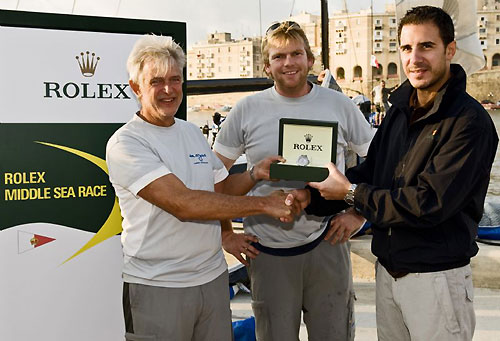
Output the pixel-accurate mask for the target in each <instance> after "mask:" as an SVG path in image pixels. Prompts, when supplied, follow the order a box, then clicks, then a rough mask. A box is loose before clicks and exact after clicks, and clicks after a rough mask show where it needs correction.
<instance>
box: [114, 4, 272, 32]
mask: <svg viewBox="0 0 500 341" xmlns="http://www.w3.org/2000/svg"><path fill="white" fill-rule="evenodd" d="M120 1H121V0H120ZM260 1H261V0H259V37H261V38H262V5H261V3H260Z"/></svg>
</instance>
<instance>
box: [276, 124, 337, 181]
mask: <svg viewBox="0 0 500 341" xmlns="http://www.w3.org/2000/svg"><path fill="white" fill-rule="evenodd" d="M337 131H338V123H337V122H329V121H313V120H299V119H292V118H282V119H280V130H279V147H278V148H279V150H278V153H279V155H281V156H283V158H285V159H286V162H284V163H273V164H271V174H270V175H271V178H272V179H283V180H299V181H306V182H309V181H323V180H325V179H326V178H327V177H328V168H326V167H325V165H326V164H327V163H328V162H333V163H335V161H336V156H337Z"/></svg>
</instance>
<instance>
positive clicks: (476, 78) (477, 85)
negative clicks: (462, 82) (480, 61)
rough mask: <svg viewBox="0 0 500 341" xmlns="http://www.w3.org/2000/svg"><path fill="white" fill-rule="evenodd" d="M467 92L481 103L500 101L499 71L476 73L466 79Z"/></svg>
mask: <svg viewBox="0 0 500 341" xmlns="http://www.w3.org/2000/svg"><path fill="white" fill-rule="evenodd" d="M467 92H468V93H469V94H470V95H471V96H472V97H474V98H475V99H477V100H478V101H482V100H484V99H489V100H491V101H493V102H496V101H500V69H499V70H488V71H478V72H476V73H475V74H473V75H471V76H469V77H468V79H467Z"/></svg>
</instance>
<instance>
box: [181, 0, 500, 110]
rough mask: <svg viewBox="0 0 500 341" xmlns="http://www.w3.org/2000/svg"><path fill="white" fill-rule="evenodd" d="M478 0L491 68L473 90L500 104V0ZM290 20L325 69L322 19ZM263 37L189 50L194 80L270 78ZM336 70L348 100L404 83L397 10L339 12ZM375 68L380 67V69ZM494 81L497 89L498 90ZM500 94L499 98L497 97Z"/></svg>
mask: <svg viewBox="0 0 500 341" xmlns="http://www.w3.org/2000/svg"><path fill="white" fill-rule="evenodd" d="M476 1H477V19H478V21H477V29H478V34H479V39H480V42H481V46H482V48H483V53H484V55H485V59H486V65H485V67H484V69H483V70H481V71H479V72H477V73H476V74H474V75H473V76H472V77H470V79H469V85H468V91H469V92H470V93H471V94H473V95H474V96H475V97H476V98H478V99H486V98H489V99H495V100H497V99H500V87H498V86H496V84H497V83H498V76H500V0H476ZM287 20H292V21H295V22H297V23H298V24H299V25H300V26H301V27H302V28H303V29H304V31H305V33H306V35H307V38H308V40H309V42H310V44H311V49H312V51H313V54H314V56H315V58H316V62H315V65H314V67H313V70H312V73H313V74H318V73H319V72H320V71H321V70H322V68H323V67H322V65H321V16H319V15H314V14H310V13H305V12H303V13H300V14H298V15H295V16H292V17H290V18H288V19H287ZM260 44H261V39H260V38H245V39H242V40H233V39H231V34H230V33H213V34H210V35H209V36H208V39H207V41H205V42H200V43H197V44H195V45H194V46H193V47H192V48H191V49H190V50H188V79H214V78H215V79H217V78H220V79H222V78H252V77H265V73H264V72H263V66H262V55H261V52H260ZM329 47H330V51H329V63H330V70H331V72H332V74H333V76H334V77H335V79H336V80H337V82H338V83H339V85H340V86H341V87H342V89H343V90H344V92H346V93H347V94H348V95H353V96H354V95H356V94H358V93H363V94H365V95H369V94H370V92H371V90H372V89H373V87H374V86H375V85H377V84H378V82H379V81H380V80H382V79H383V80H385V81H386V83H387V86H388V87H392V86H394V85H396V84H398V83H399V82H400V76H401V72H402V70H400V62H399V53H398V51H399V49H398V39H397V20H396V13H395V5H394V4H387V5H386V8H385V12H384V13H373V12H372V11H371V10H370V9H368V10H361V11H360V12H356V13H349V12H347V11H345V10H344V11H339V12H334V13H331V15H330V19H329ZM373 65H378V67H375V66H373ZM492 82H494V84H495V85H494V86H492ZM497 92H498V93H497Z"/></svg>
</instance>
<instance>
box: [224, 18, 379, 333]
mask: <svg viewBox="0 0 500 341" xmlns="http://www.w3.org/2000/svg"><path fill="white" fill-rule="evenodd" d="M262 54H263V62H264V70H265V72H266V73H267V74H268V75H269V77H270V78H272V79H273V80H274V86H273V87H271V88H269V89H267V90H264V91H261V92H259V93H257V94H254V95H252V96H248V97H246V98H244V99H242V100H240V101H239V102H238V103H237V104H236V105H235V106H234V107H233V108H232V110H231V112H230V113H229V115H228V116H227V119H226V121H225V122H224V125H223V127H222V129H221V131H220V133H219V134H218V135H217V139H216V141H215V144H214V150H215V151H216V152H217V155H218V156H219V157H220V158H221V160H222V161H223V162H224V164H225V165H226V168H228V169H229V168H230V167H231V166H232V165H233V163H234V162H235V160H236V159H238V157H239V156H240V155H241V154H243V153H245V154H246V158H247V161H248V165H249V167H250V169H252V168H253V165H255V164H257V163H258V162H260V161H261V160H262V159H263V158H265V157H266V156H268V155H273V154H276V152H277V151H278V134H279V120H280V118H284V117H287V118H300V119H308V120H323V121H337V122H338V124H339V129H338V139H337V149H336V157H337V165H339V167H340V168H343V166H344V150H345V149H347V148H351V149H353V150H354V151H356V152H357V153H358V154H360V155H361V156H364V155H365V154H366V152H367V150H368V146H369V144H370V141H371V138H372V135H373V132H372V129H371V128H370V125H369V124H368V123H367V122H366V121H365V119H364V118H363V115H362V114H361V113H360V112H359V110H358V109H357V108H356V106H355V105H354V103H353V102H352V101H351V100H350V99H349V98H347V96H345V95H343V94H342V93H340V92H337V91H332V90H330V89H328V88H324V87H320V86H318V85H316V84H312V83H310V82H308V81H307V75H308V73H309V70H310V69H311V67H312V65H313V63H314V55H313V53H312V52H311V48H310V46H309V42H308V40H307V37H306V35H305V33H304V31H303V30H302V29H301V28H300V26H299V25H298V24H297V23H295V22H292V21H285V22H281V23H275V24H273V25H271V26H270V27H269V29H268V30H267V32H266V36H265V37H264V39H263V42H262ZM313 138H315V137H313ZM302 186H304V182H301V181H285V180H281V181H276V182H271V181H260V182H258V183H257V185H256V186H255V187H254V189H252V191H251V192H250V195H252V196H262V195H267V194H269V193H271V192H272V191H274V190H277V189H283V190H290V189H294V188H301V187H302ZM243 226H244V228H245V231H246V232H247V233H249V234H253V235H255V236H257V238H258V240H259V241H258V243H255V247H256V248H257V249H258V250H259V251H260V254H259V256H257V257H256V258H255V259H250V267H249V274H250V279H251V291H252V309H253V312H254V314H255V320H256V334H257V340H261V341H262V340H264V341H270V340H275V341H278V340H279V341H281V340H287V341H288V340H298V333H299V328H300V324H301V313H302V312H303V313H304V322H305V324H306V327H307V332H308V335H309V339H310V340H352V339H353V337H354V311H353V305H354V292H353V288H352V276H351V262H350V257H349V247H348V246H347V245H346V244H342V245H331V244H330V243H329V241H328V240H324V239H329V234H328V229H327V227H328V226H329V225H328V219H324V218H320V217H317V216H312V215H309V214H302V215H300V216H299V217H298V219H297V220H296V221H295V222H294V223H288V224H283V223H280V222H279V221H277V220H275V219H268V218H267V217H265V216H255V217H254V218H245V219H244V222H243Z"/></svg>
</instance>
